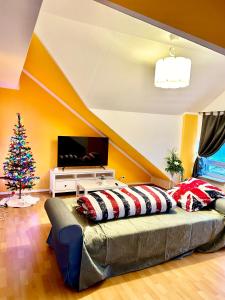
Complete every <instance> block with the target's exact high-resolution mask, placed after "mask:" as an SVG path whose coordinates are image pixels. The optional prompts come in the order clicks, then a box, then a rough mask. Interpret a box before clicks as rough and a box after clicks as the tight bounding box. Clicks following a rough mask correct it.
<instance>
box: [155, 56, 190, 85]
mask: <svg viewBox="0 0 225 300" xmlns="http://www.w3.org/2000/svg"><path fill="white" fill-rule="evenodd" d="M190 74H191V60H190V59H189V58H185V57H174V56H169V57H165V58H162V59H159V60H158V61H157V62H156V65H155V86H156V87H160V88H163V89H177V88H184V87H186V86H188V85H189V82H190Z"/></svg>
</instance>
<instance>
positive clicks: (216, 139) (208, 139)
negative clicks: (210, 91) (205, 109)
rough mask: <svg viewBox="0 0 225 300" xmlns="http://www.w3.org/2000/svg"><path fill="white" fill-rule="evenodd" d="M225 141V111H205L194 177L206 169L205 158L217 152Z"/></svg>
mask: <svg viewBox="0 0 225 300" xmlns="http://www.w3.org/2000/svg"><path fill="white" fill-rule="evenodd" d="M224 142H225V113H223V112H218V113H217V114H216V115H215V114H213V112H212V113H210V114H206V113H203V119H202V131H201V138H200V144H199V150H198V157H197V159H196V161H195V164H194V168H193V174H192V176H193V177H197V176H199V175H201V169H204V159H203V160H201V158H206V157H209V156H211V155H213V154H214V153H216V152H217V151H218V150H219V149H220V147H221V146H222V145H223V144H224Z"/></svg>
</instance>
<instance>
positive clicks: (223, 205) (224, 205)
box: [214, 198, 225, 215]
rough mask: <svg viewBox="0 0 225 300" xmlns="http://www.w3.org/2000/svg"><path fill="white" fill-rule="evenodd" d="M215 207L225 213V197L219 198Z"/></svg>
mask: <svg viewBox="0 0 225 300" xmlns="http://www.w3.org/2000/svg"><path fill="white" fill-rule="evenodd" d="M214 208H215V210H217V211H218V212H220V213H221V214H223V215H225V198H220V199H217V200H216V201H215V203H214Z"/></svg>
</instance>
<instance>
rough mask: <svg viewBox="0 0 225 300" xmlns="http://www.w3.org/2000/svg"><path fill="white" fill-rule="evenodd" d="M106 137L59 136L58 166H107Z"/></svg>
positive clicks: (107, 141)
mask: <svg viewBox="0 0 225 300" xmlns="http://www.w3.org/2000/svg"><path fill="white" fill-rule="evenodd" d="M108 144H109V140H108V138H106V137H78V136H59V137H58V163H57V166H58V167H76V166H106V165H107V164H108Z"/></svg>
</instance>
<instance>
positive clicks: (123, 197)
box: [76, 185, 176, 221]
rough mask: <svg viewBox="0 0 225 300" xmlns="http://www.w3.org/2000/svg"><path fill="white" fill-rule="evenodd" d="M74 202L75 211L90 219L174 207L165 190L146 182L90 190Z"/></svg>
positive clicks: (144, 212) (98, 219) (94, 219)
mask: <svg viewBox="0 0 225 300" xmlns="http://www.w3.org/2000/svg"><path fill="white" fill-rule="evenodd" d="M77 203H78V207H77V208H76V209H77V211H78V212H80V213H82V214H84V215H86V216H87V217H88V218H89V219H91V220H93V221H106V220H112V219H118V218H125V217H131V216H138V215H150V214H154V213H163V212H168V211H169V210H170V209H171V208H174V207H176V202H175V201H174V200H173V198H172V197H171V196H169V195H168V194H167V193H166V192H165V191H163V190H162V189H160V188H157V187H152V186H147V185H139V186H133V187H126V188H121V189H114V190H103V191H98V192H92V193H89V194H88V195H87V196H82V197H80V198H79V199H78V200H77Z"/></svg>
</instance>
